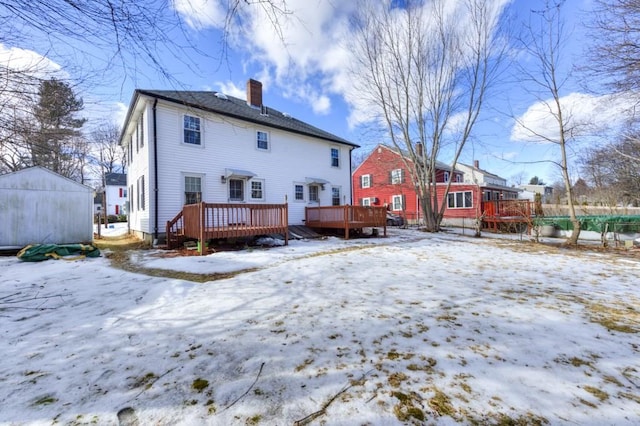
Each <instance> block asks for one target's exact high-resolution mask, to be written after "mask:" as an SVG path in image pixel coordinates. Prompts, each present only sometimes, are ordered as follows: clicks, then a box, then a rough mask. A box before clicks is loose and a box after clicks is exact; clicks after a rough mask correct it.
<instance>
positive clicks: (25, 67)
mask: <svg viewBox="0 0 640 426" xmlns="http://www.w3.org/2000/svg"><path fill="white" fill-rule="evenodd" d="M0 65H1V66H3V67H7V68H9V69H11V70H15V71H20V72H23V73H25V74H27V75H29V76H32V77H36V78H48V77H51V76H55V77H58V78H66V77H67V74H66V73H65V72H63V71H62V67H61V66H60V65H58V64H57V63H55V62H53V61H51V60H50V59H48V58H46V57H44V56H42V55H40V54H39V53H36V52H34V51H32V50H26V49H21V48H19V47H7V46H5V45H4V44H2V43H0Z"/></svg>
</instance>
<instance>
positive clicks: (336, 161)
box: [331, 148, 340, 167]
mask: <svg viewBox="0 0 640 426" xmlns="http://www.w3.org/2000/svg"><path fill="white" fill-rule="evenodd" d="M331 167H340V151H339V150H338V148H331Z"/></svg>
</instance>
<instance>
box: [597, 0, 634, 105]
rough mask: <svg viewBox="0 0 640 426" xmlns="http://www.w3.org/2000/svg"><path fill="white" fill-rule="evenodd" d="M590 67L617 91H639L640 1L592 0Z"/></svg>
mask: <svg viewBox="0 0 640 426" xmlns="http://www.w3.org/2000/svg"><path fill="white" fill-rule="evenodd" d="M594 3H595V7H594V10H593V13H591V15H590V16H591V18H592V20H591V23H590V26H591V28H592V29H593V30H595V36H594V37H592V38H591V44H590V46H589V51H588V53H589V62H590V64H591V66H590V70H591V71H592V72H593V73H595V74H596V75H598V76H600V77H604V79H602V80H603V81H605V82H606V84H607V86H608V87H609V88H612V89H614V90H615V91H616V92H626V93H635V94H637V93H640V1H638V0H594Z"/></svg>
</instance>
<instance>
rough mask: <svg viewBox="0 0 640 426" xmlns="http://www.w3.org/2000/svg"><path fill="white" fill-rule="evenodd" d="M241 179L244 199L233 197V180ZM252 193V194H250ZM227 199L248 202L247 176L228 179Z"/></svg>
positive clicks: (235, 201) (234, 201)
mask: <svg viewBox="0 0 640 426" xmlns="http://www.w3.org/2000/svg"><path fill="white" fill-rule="evenodd" d="M232 180H239V181H240V182H242V199H241V200H240V199H235V198H233V199H232V198H231V181H232ZM249 195H250V194H249ZM227 201H228V202H230V203H246V202H247V179H246V178H233V177H230V178H228V179H227Z"/></svg>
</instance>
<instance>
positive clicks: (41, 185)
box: [0, 166, 93, 192]
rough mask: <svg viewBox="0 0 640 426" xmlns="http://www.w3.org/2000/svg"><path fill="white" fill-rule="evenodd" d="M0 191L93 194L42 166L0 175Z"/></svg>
mask: <svg viewBox="0 0 640 426" xmlns="http://www.w3.org/2000/svg"><path fill="white" fill-rule="evenodd" d="M0 189H24V190H41V191H71V192H78V191H91V192H93V188H91V187H89V186H87V185H83V184H81V183H80V182H76V181H75V180H72V179H69V178H68V177H65V176H62V175H61V174H58V173H56V172H53V171H51V170H49V169H47V168H45V167H42V166H34V167H28V168H26V169H22V170H18V171H15V172H11V173H7V174H4V175H0Z"/></svg>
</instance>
